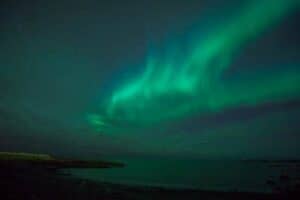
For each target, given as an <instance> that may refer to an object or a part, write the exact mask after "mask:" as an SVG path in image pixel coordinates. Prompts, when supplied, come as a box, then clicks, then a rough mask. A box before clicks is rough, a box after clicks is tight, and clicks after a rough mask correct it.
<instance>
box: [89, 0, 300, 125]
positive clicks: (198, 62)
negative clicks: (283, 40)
mask: <svg viewBox="0 0 300 200" xmlns="http://www.w3.org/2000/svg"><path fill="white" fill-rule="evenodd" d="M298 7H299V4H298V1H295V0H276V1H274V0H256V1H253V2H252V3H251V4H250V5H248V6H247V7H245V8H244V9H241V10H240V13H239V14H238V15H236V16H235V17H234V18H233V19H232V20H230V22H228V23H227V24H223V25H222V27H220V28H219V29H218V30H216V31H214V32H212V33H211V34H210V36H209V37H208V38H206V39H205V40H204V39H198V38H195V42H194V47H193V48H191V50H190V53H189V54H188V55H187V56H185V57H184V59H183V60H184V62H180V63H181V64H180V66H179V67H177V66H178V63H177V61H178V59H177V57H180V56H181V55H179V54H177V53H176V52H175V51H174V52H175V53H174V52H167V53H168V55H169V56H167V57H165V58H163V59H162V58H159V57H155V56H149V57H148V58H147V59H146V62H145V67H144V68H145V71H144V72H143V73H142V74H141V75H140V76H138V77H136V78H135V79H133V80H131V81H128V83H126V84H125V85H122V86H121V87H119V88H117V89H116V90H115V91H113V95H112V96H111V98H110V99H109V100H108V103H107V105H104V106H105V107H106V113H101V115H102V116H105V117H106V118H109V119H118V120H123V121H133V122H136V123H142V124H143V123H149V122H156V121H161V120H169V119H172V118H178V117H182V116H185V115H188V114H189V113H191V112H215V111H218V110H221V109H225V108H228V107H231V106H238V105H249V104H250V105H251V104H257V103H259V102H263V101H268V100H271V99H274V98H278V99H280V98H289V97H293V96H295V94H297V95H298V91H299V89H300V76H299V73H287V74H279V75H278V74H269V75H268V77H266V79H264V80H261V81H259V82H255V83H251V84H250V83H249V81H248V82H247V80H245V81H244V82H239V83H238V84H237V85H229V84H227V83H226V81H224V80H222V79H221V77H222V75H223V72H224V71H225V70H227V69H228V68H229V67H230V64H231V63H232V60H233V56H234V54H236V52H237V51H238V50H239V48H241V46H242V45H243V44H245V43H246V42H247V41H249V40H251V39H255V38H257V37H258V36H259V35H260V34H261V33H262V32H263V31H265V30H267V29H268V28H270V27H272V25H274V24H277V23H278V22H280V20H281V19H282V18H283V17H284V16H286V15H287V14H288V13H290V12H292V11H293V10H295V9H298ZM241 67H242V66H241ZM250 82H251V81H250ZM249 84H250V85H249ZM105 117H104V118H105ZM98 118H99V119H98ZM98 118H97V117H96V118H92V119H91V123H92V124H94V125H98V127H99V126H104V125H105V123H104V122H103V121H102V117H100V116H98ZM100 118H101V120H100Z"/></svg>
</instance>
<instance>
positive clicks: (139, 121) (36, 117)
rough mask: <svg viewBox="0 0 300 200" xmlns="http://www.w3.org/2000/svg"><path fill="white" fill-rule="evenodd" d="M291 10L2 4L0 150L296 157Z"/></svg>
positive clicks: (173, 1) (289, 1) (239, 1)
mask: <svg viewBox="0 0 300 200" xmlns="http://www.w3.org/2000/svg"><path fill="white" fill-rule="evenodd" d="M299 7H300V3H299V1H297V0H230V1H229V0H228V1H222V0H201V1H200V0H198V1H196V0H194V1H192V0H188V1H180V0H165V1H159V0H155V1H147V0H136V1H134V0H131V1H117V0H112V1H96V0H94V1H92V0H85V1H67V0H52V1H38V0H29V1H12V0H10V1H1V3H0V22H1V26H0V30H1V31H0V88H1V94H0V131H1V132H0V150H2V151H9V150H10V151H30V152H42V153H51V154H58V155H85V156H86V155H112V154H113V155H153V156H162V155H164V156H192V157H198V158H224V157H226V158H300V132H299V130H300V124H299V115H300V26H299V20H300V12H299Z"/></svg>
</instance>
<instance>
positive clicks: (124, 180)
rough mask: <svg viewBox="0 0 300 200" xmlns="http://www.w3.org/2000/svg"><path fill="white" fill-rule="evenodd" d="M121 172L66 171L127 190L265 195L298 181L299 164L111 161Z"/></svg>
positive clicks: (170, 159) (299, 173) (146, 160)
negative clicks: (118, 164)
mask: <svg viewBox="0 0 300 200" xmlns="http://www.w3.org/2000/svg"><path fill="white" fill-rule="evenodd" d="M113 160H117V161H121V162H123V163H125V165H126V166H125V167H123V168H109V169H70V170H68V173H70V174H71V175H72V176H74V177H77V178H82V179H87V180H92V181H99V182H107V183H116V184H124V185H130V186H154V187H164V188H172V189H196V190H208V191H239V192H263V193H269V192H274V190H275V189H276V188H277V189H278V188H281V187H286V185H287V184H288V185H289V187H292V185H293V184H297V183H298V181H299V180H300V162H299V161H291V160H289V161H287V160H286V161H282V160H280V161H279V160H277V161H274V160H273V161H271V160H203V159H177V158H176V159H175V158H148V157H147V158H143V157H138V158H137V157H132V158H130V157H129V158H128V157H125V158H113Z"/></svg>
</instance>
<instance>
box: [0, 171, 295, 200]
mask: <svg viewBox="0 0 300 200" xmlns="http://www.w3.org/2000/svg"><path fill="white" fill-rule="evenodd" d="M0 178H1V181H0V199H1V200H8V199H26V200H27V199H28V200H43V199H45V200H54V199H55V200H59V199H63V200H68V199H70V200H71V199H72V200H77V199H78V200H86V199H92V200H93V199H95V200H96V199H97V200H99V199H104V200H122V199H128V200H129V199H132V200H137V199H140V200H144V199H149V200H150V199H158V200H159V199H164V200H165V199H175V200H176V199H185V200H190V199H208V200H215V199H216V200H218V199H230V200H232V199H233V200H234V199H243V200H248V199H249V200H250V199H270V200H271V199H300V198H299V195H298V194H299V193H298V192H296V191H294V192H292V193H291V192H290V193H274V194H257V193H244V192H236V191H233V192H213V191H198V190H175V189H165V188H158V187H133V186H126V185H117V184H109V183H99V182H93V181H88V180H84V179H75V178H73V177H72V176H70V175H68V174H64V173H62V172H60V171H57V170H49V169H44V168H36V167H30V166H14V167H11V166H10V167H7V166H6V167H4V166H1V169H0Z"/></svg>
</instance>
